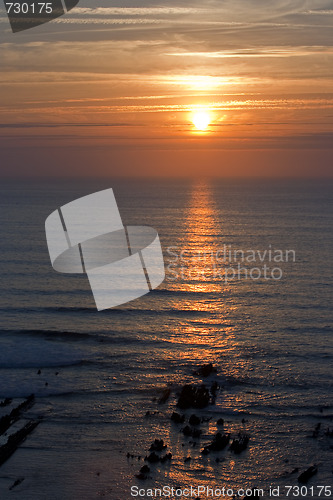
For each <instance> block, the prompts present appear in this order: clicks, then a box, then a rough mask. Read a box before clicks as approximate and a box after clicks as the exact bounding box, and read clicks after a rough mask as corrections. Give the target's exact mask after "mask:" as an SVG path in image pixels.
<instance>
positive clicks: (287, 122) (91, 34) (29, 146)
mask: <svg viewBox="0 0 333 500" xmlns="http://www.w3.org/2000/svg"><path fill="white" fill-rule="evenodd" d="M332 28H333V2H332V0H331V1H327V0H326V1H325V0H312V1H309V0H293V1H289V0H265V1H264V0H206V1H205V2H202V1H200V2H199V1H197V0H196V1H191V0H187V1H180V0H168V1H165V2H164V3H163V2H148V1H145V0H140V1H139V0H137V1H136V2H134V1H129V0H125V1H121V2H120V1H118V2H114V1H113V0H94V1H88V0H80V2H79V3H78V5H77V7H75V8H74V9H73V10H72V11H70V12H68V13H67V14H66V15H64V16H63V17H60V18H58V19H56V20H54V21H52V22H50V23H46V24H44V25H42V26H39V27H36V28H33V29H29V30H26V31H22V32H20V33H14V34H13V33H12V32H11V29H10V26H9V22H8V18H7V16H6V12H5V10H4V8H3V6H2V9H1V12H0V45H1V46H0V89H1V92H0V148H1V160H0V164H1V167H0V170H1V175H2V176H22V177H25V176H50V177H52V176H71V177H73V176H74V177H75V176H78V175H81V176H103V177H105V176H106V177H107V176H141V175H142V176H192V175H200V176H201V175H208V176H209V175H212V176H221V177H238V176H239V177H257V176H261V177H285V176H287V177H327V176H332V173H333V168H332V165H333V154H332V153H333V140H332V139H333V127H332V122H333V36H332V33H333V31H332ZM197 112H201V113H206V115H207V116H208V117H209V124H208V126H207V128H206V129H205V130H198V129H196V127H195V125H194V124H193V119H194V116H195V114H196V113H197Z"/></svg>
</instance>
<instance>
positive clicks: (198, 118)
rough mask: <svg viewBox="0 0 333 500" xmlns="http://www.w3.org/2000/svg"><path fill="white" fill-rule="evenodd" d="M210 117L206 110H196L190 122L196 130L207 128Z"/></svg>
mask: <svg viewBox="0 0 333 500" xmlns="http://www.w3.org/2000/svg"><path fill="white" fill-rule="evenodd" d="M210 122H211V117H210V115H209V113H207V111H197V112H196V113H194V114H193V116H192V123H193V125H194V126H195V128H196V129H197V130H201V131H203V130H207V128H208V125H209V124H210Z"/></svg>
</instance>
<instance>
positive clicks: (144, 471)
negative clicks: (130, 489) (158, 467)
mask: <svg viewBox="0 0 333 500" xmlns="http://www.w3.org/2000/svg"><path fill="white" fill-rule="evenodd" d="M140 472H142V474H148V473H149V472H150V467H148V465H144V466H143V467H141V469H140Z"/></svg>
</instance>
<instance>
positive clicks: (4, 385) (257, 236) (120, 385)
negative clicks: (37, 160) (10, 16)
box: [0, 178, 333, 500]
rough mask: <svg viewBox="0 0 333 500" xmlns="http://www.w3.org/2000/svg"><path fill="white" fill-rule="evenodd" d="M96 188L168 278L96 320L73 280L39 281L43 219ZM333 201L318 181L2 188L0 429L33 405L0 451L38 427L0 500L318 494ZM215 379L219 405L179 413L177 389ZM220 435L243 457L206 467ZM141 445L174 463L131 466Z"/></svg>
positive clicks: (54, 276)
mask: <svg viewBox="0 0 333 500" xmlns="http://www.w3.org/2000/svg"><path fill="white" fill-rule="evenodd" d="M109 188H112V189H113V191H114V195H115V198H116V201H117V204H118V207H119V211H120V214H121V218H122V221H123V223H124V224H125V225H148V226H151V227H153V228H155V229H156V231H157V232H158V234H159V237H160V241H161V245H162V249H163V256H164V261H165V272H166V277H165V280H164V282H163V283H162V284H161V285H160V286H159V287H158V288H156V289H155V290H153V291H151V292H149V293H147V294H146V295H144V296H142V297H140V298H138V299H136V300H133V301H131V302H128V303H126V304H123V305H120V306H118V307H115V308H112V309H106V310H104V311H97V309H96V306H95V303H94V298H93V295H92V292H91V289H90V286H89V282H88V279H87V276H86V275H85V274H61V273H58V272H56V271H55V270H54V269H53V268H52V265H51V263H50V258H49V254H48V248H47V244H46V238H45V219H46V218H47V216H48V215H49V214H50V213H51V212H53V211H54V210H56V209H57V208H58V207H60V206H62V205H64V204H66V203H68V202H70V201H72V200H75V199H77V198H80V197H82V196H85V195H88V194H91V193H94V192H97V191H100V190H103V189H109ZM332 194H333V182H332V180H327V179H303V180H300V179H274V180H272V179H205V178H202V179H182V178H180V179H163V178H155V179H146V178H138V179H124V178H123V179H122V178H117V179H112V178H108V179H101V178H100V179H93V178H89V179H87V178H81V179H46V178H45V179H33V178H30V179H7V180H3V181H2V183H1V195H0V205H1V209H0V219H1V279H2V286H1V291H0V297H1V302H0V317H1V320H0V321H1V322H0V377H1V378H0V380H1V384H0V399H1V400H4V399H5V398H11V399H12V402H11V404H10V405H9V406H7V407H1V408H0V416H3V415H5V414H7V413H8V412H9V411H10V410H11V409H12V408H14V407H16V406H17V405H18V404H20V403H21V402H22V401H24V398H26V397H27V396H29V395H30V394H35V404H34V406H33V407H32V408H30V409H28V410H27V411H26V412H24V413H23V414H22V416H21V419H20V420H19V421H18V422H16V423H15V424H14V425H13V428H12V429H9V430H8V431H7V433H6V434H5V435H3V436H1V437H0V444H1V445H2V444H4V443H5V442H6V441H7V439H8V436H9V435H10V434H11V433H13V432H14V431H15V430H17V429H18V428H20V427H22V426H23V425H24V424H25V423H26V422H27V421H29V420H33V419H40V423H39V425H38V426H37V427H36V429H35V430H34V431H33V432H32V433H31V434H30V435H29V436H28V437H27V438H26V440H25V441H24V442H23V443H22V444H21V445H20V446H19V448H18V449H17V451H16V452H15V453H14V454H13V455H12V456H11V458H9V460H7V461H6V462H5V463H4V464H3V465H2V466H1V467H0V499H1V500H7V499H22V500H39V499H41V500H42V499H43V500H44V499H45V500H76V499H79V500H92V499H99V498H106V499H112V500H130V499H131V498H182V499H185V498H200V499H201V500H203V499H209V498H212V499H215V498H225V499H228V500H230V499H231V498H233V497H234V496H235V495H237V494H238V495H239V496H238V497H237V498H242V497H243V496H244V494H245V492H246V490H249V489H251V488H257V489H258V490H261V491H262V494H261V493H259V495H260V497H261V498H266V499H267V498H282V499H284V498H307V499H312V498H313V499H322V498H330V497H331V496H332V491H333V489H332V482H333V461H332V457H333V437H332V436H333V433H332V430H333V391H332V389H333V380H332V374H333V373H332V372H333V363H332V361H333V349H332V286H333V279H332V246H333V245H332V243H333V227H332V213H333V210H332V208H333V197H332ZM264 266H265V267H264ZM208 363H212V365H213V367H214V368H215V369H216V372H215V371H213V372H212V373H211V374H210V375H209V376H208V377H204V378H203V377H202V376H201V375H199V376H198V375H196V374H195V371H197V370H198V369H199V367H201V366H202V365H205V364H208ZM214 383H215V385H216V384H217V386H218V390H217V393H216V399H215V402H214V401H211V404H209V406H207V407H206V408H203V409H191V408H190V409H186V410H181V409H179V408H177V401H178V398H179V393H180V392H181V389H182V387H183V386H184V385H185V384H191V385H194V386H199V385H201V384H205V385H206V387H208V388H209V387H210V386H211V384H214ZM167 388H168V390H167ZM168 393H170V394H168ZM161 395H166V396H168V397H167V399H166V401H164V402H161V401H160V398H161ZM164 399H165V398H164ZM173 412H178V413H180V414H184V415H185V418H186V421H185V423H184V424H177V423H175V422H173V421H171V419H170V416H171V414H172V413H173ZM192 414H195V415H197V416H198V417H199V418H200V419H201V420H202V423H201V424H200V426H198V427H197V428H199V429H200V430H201V435H200V436H198V437H195V438H194V437H191V436H189V437H188V436H185V435H184V433H183V432H182V430H183V428H184V427H185V426H186V424H187V423H188V419H189V417H190V416H191V415H192ZM221 418H223V420H224V425H223V427H221V425H218V424H217V420H218V419H221ZM217 432H221V433H222V434H223V433H225V434H230V442H232V440H233V439H236V438H237V436H238V435H239V433H241V434H246V435H247V436H248V437H249V443H248V446H247V448H246V449H245V450H244V451H242V452H241V453H239V454H236V453H234V452H233V451H232V449H230V448H229V446H227V447H226V448H225V449H224V450H222V451H220V452H211V453H209V454H208V455H204V454H202V450H203V448H204V447H205V446H206V445H208V444H209V443H211V442H212V440H213V438H214V436H215V435H216V433H217ZM155 439H163V442H164V445H166V446H167V448H165V452H162V454H163V453H172V459H171V460H167V461H165V462H158V463H157V464H148V462H147V461H145V457H146V456H148V455H149V453H150V451H149V448H150V446H151V443H152V441H154V440H155ZM144 465H149V468H150V471H149V473H147V474H146V479H139V478H137V477H136V476H137V475H138V474H139V472H140V469H141V468H142V467H143V466H144ZM311 466H315V467H316V469H317V473H316V474H315V475H314V476H313V477H312V478H310V479H309V481H308V482H307V483H304V484H303V483H299V482H298V477H299V475H300V474H301V473H302V472H304V471H305V470H307V469H308V468H309V467H311ZM15 483H16V484H15ZM191 487H192V490H191V489H190V488H191ZM172 488H173V489H172ZM198 488H199V489H198ZM209 488H210V489H209ZM223 488H224V490H223ZM155 490H156V491H155ZM212 490H213V493H212ZM168 493H169V494H168ZM248 493H249V492H248ZM191 495H192V496H191ZM235 498H236V497H235Z"/></svg>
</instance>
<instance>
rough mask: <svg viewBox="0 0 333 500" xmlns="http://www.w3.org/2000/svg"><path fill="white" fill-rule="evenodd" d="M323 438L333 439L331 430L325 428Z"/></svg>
mask: <svg viewBox="0 0 333 500" xmlns="http://www.w3.org/2000/svg"><path fill="white" fill-rule="evenodd" d="M325 436H328V437H333V429H332V430H331V429H329V428H327V429H326V431H325Z"/></svg>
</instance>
